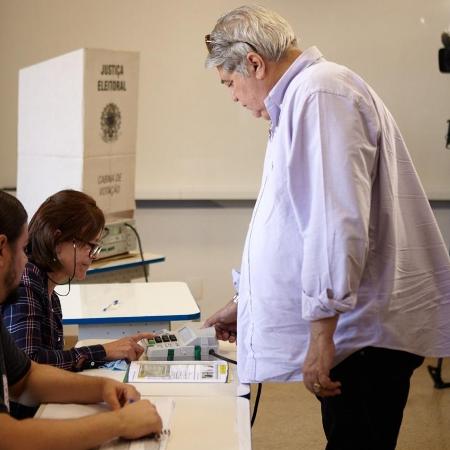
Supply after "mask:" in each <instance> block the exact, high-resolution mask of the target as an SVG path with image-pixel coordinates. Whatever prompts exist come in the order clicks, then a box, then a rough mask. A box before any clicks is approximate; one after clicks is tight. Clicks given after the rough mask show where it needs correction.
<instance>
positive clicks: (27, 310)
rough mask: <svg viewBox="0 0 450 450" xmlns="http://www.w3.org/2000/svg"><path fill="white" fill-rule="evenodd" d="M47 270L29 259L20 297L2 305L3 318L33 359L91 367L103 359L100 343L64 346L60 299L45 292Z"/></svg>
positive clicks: (69, 367)
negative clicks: (74, 346) (67, 348)
mask: <svg viewBox="0 0 450 450" xmlns="http://www.w3.org/2000/svg"><path fill="white" fill-rule="evenodd" d="M47 282H48V277H47V274H46V272H44V271H42V270H41V269H39V268H38V267H37V266H36V265H35V264H33V263H31V262H28V263H27V265H26V267H25V270H24V272H23V275H22V279H21V281H20V287H19V299H18V301H17V302H15V303H12V304H6V305H4V306H3V322H4V324H5V326H6V328H7V329H8V330H9V332H10V333H11V336H12V337H13V339H14V340H15V341H16V344H17V345H18V347H19V348H21V349H22V350H23V351H24V352H25V353H26V354H27V355H28V356H29V357H30V358H31V359H32V360H34V361H36V362H39V363H42V364H51V365H52V366H56V367H60V368H62V369H67V370H78V369H81V368H94V367H98V366H99V365H102V364H103V363H104V362H105V356H106V353H105V349H104V348H103V346H102V345H91V346H88V347H80V348H71V349H69V350H64V338H63V326H62V311H61V303H60V301H59V298H58V295H57V294H56V293H55V292H54V291H53V293H52V295H51V297H50V298H49V295H48V287H47Z"/></svg>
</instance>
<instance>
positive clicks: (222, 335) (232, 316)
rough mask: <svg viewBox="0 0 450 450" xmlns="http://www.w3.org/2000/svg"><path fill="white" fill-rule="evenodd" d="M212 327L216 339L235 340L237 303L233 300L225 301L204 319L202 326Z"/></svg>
mask: <svg viewBox="0 0 450 450" xmlns="http://www.w3.org/2000/svg"><path fill="white" fill-rule="evenodd" d="M206 327H214V328H215V329H216V336H217V339H220V340H222V341H229V342H231V343H233V342H236V333H237V304H236V303H234V302H233V301H230V302H229V303H227V304H226V305H225V306H224V307H223V308H222V309H219V311H217V312H216V313H214V314H213V315H212V316H211V317H209V318H208V319H206V321H205V323H204V324H203V328H206Z"/></svg>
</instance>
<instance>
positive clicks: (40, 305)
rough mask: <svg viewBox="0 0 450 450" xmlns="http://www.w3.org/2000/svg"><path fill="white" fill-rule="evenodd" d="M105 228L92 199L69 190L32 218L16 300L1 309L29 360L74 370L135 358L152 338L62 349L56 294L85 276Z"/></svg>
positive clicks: (98, 250)
mask: <svg viewBox="0 0 450 450" xmlns="http://www.w3.org/2000/svg"><path fill="white" fill-rule="evenodd" d="M104 225H105V217H104V215H103V212H102V211H101V210H100V209H99V208H98V207H97V205H96V203H95V200H94V199H92V198H91V197H89V196H88V195H86V194H83V193H82V192H78V191H73V190H64V191H60V192H58V193H56V194H54V195H52V196H51V197H49V198H48V199H47V200H46V201H45V202H44V203H43V204H42V205H41V206H40V207H39V209H38V210H37V212H36V213H35V215H34V216H33V218H32V219H31V221H30V225H29V244H28V249H29V251H28V258H29V262H28V263H27V265H26V268H25V271H24V272H23V275H22V279H21V283H20V287H19V290H18V292H17V294H16V295H17V296H18V298H16V299H15V301H9V302H8V303H7V304H6V305H4V307H3V321H4V323H5V326H6V327H7V328H8V330H9V332H10V333H11V335H12V336H13V338H14V339H15V341H16V343H17V345H18V346H19V347H20V348H21V349H23V350H24V351H25V353H27V354H28V355H29V356H30V358H31V359H33V360H35V361H37V362H39V363H44V364H51V365H53V366H56V367H60V368H63V369H68V370H73V371H77V370H82V369H87V368H94V367H98V366H99V365H102V364H104V362H105V361H112V360H117V359H127V360H130V361H131V360H136V359H138V358H139V357H140V356H141V354H142V353H143V351H144V349H143V347H142V346H140V345H139V344H138V341H139V340H141V339H143V338H150V337H153V334H151V333H140V334H136V335H133V336H129V337H124V338H122V339H119V340H117V341H114V342H110V343H107V344H103V345H91V346H88V347H79V348H71V349H67V350H64V338H63V326H62V312H61V304H60V301H59V298H58V295H67V294H68V291H69V290H70V282H71V281H72V280H73V279H75V280H83V279H84V278H85V277H86V272H87V270H88V269H89V266H90V265H91V263H92V261H93V260H94V259H95V258H96V257H97V256H98V254H99V252H100V250H101V244H100V239H101V235H102V231H103V227H104ZM63 285H64V287H62V286H63ZM55 288H56V289H57V290H58V292H56V291H55Z"/></svg>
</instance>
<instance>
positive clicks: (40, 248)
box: [28, 189, 105, 272]
mask: <svg viewBox="0 0 450 450" xmlns="http://www.w3.org/2000/svg"><path fill="white" fill-rule="evenodd" d="M104 226H105V216H104V215H103V212H102V210H101V209H100V208H99V207H98V206H97V204H96V202H95V200H94V199H93V198H92V197H90V196H89V195H87V194H84V193H83V192H79V191H74V190H69V189H67V190H63V191H59V192H57V193H56V194H54V195H52V196H51V197H49V198H48V199H47V200H45V202H44V203H42V205H41V206H40V207H39V209H38V210H37V211H36V213H35V214H34V216H33V217H32V219H31V221H30V225H29V227H28V232H29V252H28V256H29V259H30V261H32V262H33V263H34V264H36V265H37V266H38V267H39V268H40V269H42V270H44V271H46V272H54V271H56V270H59V269H61V267H62V266H61V264H60V262H59V261H58V258H57V257H56V246H57V245H58V244H60V243H62V242H71V241H73V240H80V241H84V242H89V241H91V240H93V239H95V238H96V237H97V236H98V234H99V233H100V232H101V231H102V229H103V228H104Z"/></svg>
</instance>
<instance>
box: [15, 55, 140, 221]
mask: <svg viewBox="0 0 450 450" xmlns="http://www.w3.org/2000/svg"><path fill="white" fill-rule="evenodd" d="M138 71H139V54H138V53H137V52H123V51H113V50H97V49H80V50H76V51H73V52H71V53H67V54H65V55H62V56H58V57H56V58H53V59H50V60H47V61H44V62H41V63H39V64H35V65H33V66H30V67H27V68H24V69H22V70H20V72H19V121H18V174H17V196H18V198H19V199H20V200H21V201H22V202H23V204H24V206H25V208H26V210H27V212H28V214H29V215H30V216H31V215H32V214H34V212H35V211H36V209H37V208H38V207H39V205H40V204H41V203H42V202H43V201H44V200H45V199H46V198H47V197H48V196H49V195H51V194H53V193H55V192H57V191H59V190H61V189H66V188H72V189H77V190H81V191H83V192H86V193H87V194H89V195H92V196H93V197H94V198H95V199H96V201H97V202H98V204H99V206H100V207H101V208H102V209H103V211H104V213H105V214H106V215H107V216H115V217H120V216H121V215H123V216H124V217H130V211H131V216H132V215H133V214H132V212H133V211H134V209H135V199H134V197H135V187H134V184H135V164H136V163H135V161H136V131H137V130H136V129H137V94H138Z"/></svg>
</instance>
